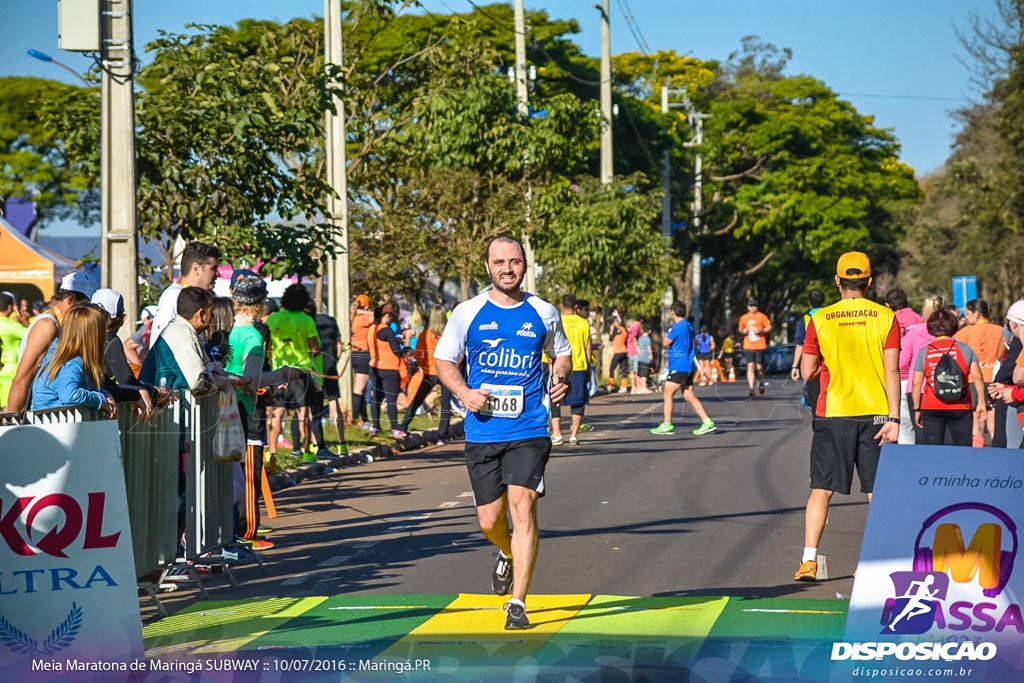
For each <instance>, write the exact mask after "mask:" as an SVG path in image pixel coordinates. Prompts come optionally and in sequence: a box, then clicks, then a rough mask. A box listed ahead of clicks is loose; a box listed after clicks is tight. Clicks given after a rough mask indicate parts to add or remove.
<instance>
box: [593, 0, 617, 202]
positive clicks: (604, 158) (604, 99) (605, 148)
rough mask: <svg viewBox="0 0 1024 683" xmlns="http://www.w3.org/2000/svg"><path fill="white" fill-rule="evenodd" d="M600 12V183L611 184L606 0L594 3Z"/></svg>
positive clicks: (610, 66) (610, 69)
mask: <svg viewBox="0 0 1024 683" xmlns="http://www.w3.org/2000/svg"><path fill="white" fill-rule="evenodd" d="M594 7H595V8H596V9H598V10H599V11H600V12H601V118H603V119H604V124H605V125H604V126H603V127H602V128H601V184H602V185H605V186H608V185H611V184H612V176H613V170H612V37H611V28H610V27H609V24H608V0H601V6H600V7H598V6H597V5H594Z"/></svg>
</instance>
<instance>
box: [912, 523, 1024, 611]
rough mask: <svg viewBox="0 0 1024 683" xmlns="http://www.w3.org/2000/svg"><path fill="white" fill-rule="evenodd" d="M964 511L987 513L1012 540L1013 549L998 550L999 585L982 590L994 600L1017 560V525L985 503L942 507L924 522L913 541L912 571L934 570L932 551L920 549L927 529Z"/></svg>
mask: <svg viewBox="0 0 1024 683" xmlns="http://www.w3.org/2000/svg"><path fill="white" fill-rule="evenodd" d="M964 510H979V511H981V512H987V513H988V514H990V515H992V516H993V517H996V518H997V519H999V521H1000V522H1002V523H1003V524H1004V525H1005V526H1006V528H1007V530H1009V532H1010V538H1011V539H1013V549H1012V550H1008V551H1007V550H1003V549H1002V548H999V549H998V551H999V583H998V584H997V585H996V586H995V587H993V588H985V589H983V590H982V594H983V595H984V596H985V597H986V598H994V597H996V596H997V595H999V594H1000V593H1002V592H1003V589H1004V588H1006V583H1007V581H1009V580H1010V574H1011V573H1012V572H1013V564H1014V560H1016V558H1017V525H1016V524H1014V523H1013V520H1012V519H1010V517H1009V516H1008V515H1007V514H1006V513H1005V512H1003V511H1002V510H1000V509H999V508H996V507H993V506H992V505H987V504H985V503H957V504H955V505H950V506H948V507H944V508H942V509H941V510H939V511H938V512H936V513H935V514H933V515H932V516H930V517H929V518H928V519H926V520H924V523H923V524H922V525H921V531H919V532H918V534H917V538H916V539H915V540H914V571H915V572H930V571H933V570H934V565H933V564H932V549H931V548H922V547H921V539H922V538H924V534H925V532H926V531H928V528H929V527H930V526H932V525H933V524H935V522H937V521H938V520H939V519H941V518H942V517H945V516H946V515H951V514H953V513H954V512H962V511H964Z"/></svg>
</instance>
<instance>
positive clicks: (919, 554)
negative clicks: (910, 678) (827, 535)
mask: <svg viewBox="0 0 1024 683" xmlns="http://www.w3.org/2000/svg"><path fill="white" fill-rule="evenodd" d="M1021 522H1024V453H1022V452H1021V451H1019V450H1004V449H991V448H986V449H974V448H955V447H946V446H885V447H884V448H883V449H882V459H881V462H880V464H879V469H878V475H877V478H876V480H875V489H874V498H873V501H872V503H871V506H870V508H869V511H868V520H867V526H866V529H865V533H864V540H863V543H862V546H861V554H860V563H859V564H858V566H857V577H856V579H855V581H854V586H853V594H852V595H851V597H850V609H849V613H848V617H847V622H846V630H845V634H844V637H845V639H846V642H845V643H841V644H836V645H834V646H833V647H834V649H833V659H843V660H847V661H850V662H851V663H853V664H861V665H865V664H866V665H869V666H877V665H879V662H882V663H883V664H889V663H896V662H899V663H901V664H904V665H905V664H907V663H908V662H909V663H911V664H915V663H916V664H920V663H921V662H925V663H927V664H935V663H938V664H943V663H955V664H956V666H957V667H960V666H963V667H965V668H966V667H969V666H980V667H982V668H981V669H980V670H983V671H985V672H987V675H986V676H985V677H984V680H1019V678H1017V677H1018V676H1022V675H1024V674H1022V671H1024V616H1022V612H1021V603H1022V602H1024V560H1022V558H1021V555H1020V525H1021ZM886 643H887V645H882V644H886ZM894 643H895V644H897V645H895V646H894V645H893V644H894ZM974 679H975V680H977V679H978V676H977V675H975V676H974Z"/></svg>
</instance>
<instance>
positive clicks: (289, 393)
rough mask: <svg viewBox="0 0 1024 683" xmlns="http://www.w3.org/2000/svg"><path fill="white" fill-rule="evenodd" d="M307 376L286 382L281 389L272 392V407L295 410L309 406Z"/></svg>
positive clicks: (308, 382)
mask: <svg viewBox="0 0 1024 683" xmlns="http://www.w3.org/2000/svg"><path fill="white" fill-rule="evenodd" d="M311 388H312V387H311V386H310V381H309V375H307V374H303V375H302V376H301V377H299V378H298V379H296V380H292V381H291V382H288V384H287V385H286V386H285V387H284V388H283V389H275V390H274V407H275V408H287V409H288V410H297V409H299V408H304V407H306V406H307V405H309V401H310V396H309V392H310V390H311Z"/></svg>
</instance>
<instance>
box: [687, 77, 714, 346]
mask: <svg viewBox="0 0 1024 683" xmlns="http://www.w3.org/2000/svg"><path fill="white" fill-rule="evenodd" d="M686 103H687V105H688V108H689V114H688V116H687V118H688V119H689V121H690V125H691V126H692V127H693V128H694V129H695V130H696V135H694V138H693V140H691V141H690V142H687V143H686V146H687V147H697V148H698V151H697V156H696V159H695V160H694V165H693V237H694V241H695V242H696V247H695V251H694V252H693V262H692V265H691V268H692V269H693V327H694V329H695V330H697V331H698V332H699V331H700V271H701V255H700V242H698V241H697V240H698V238H699V237H700V235H701V233H702V232H703V228H702V227H701V222H700V216H701V212H702V211H703V209H704V197H703V187H704V160H703V158H702V157H701V154H700V149H699V148H700V145H702V144H703V143H704V119H706V118H707V117H708V116H709V114H701V113H700V112H698V111H696V110H695V109H694V107H693V105H692V104H691V103H690V98H688V97H687V98H686Z"/></svg>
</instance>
